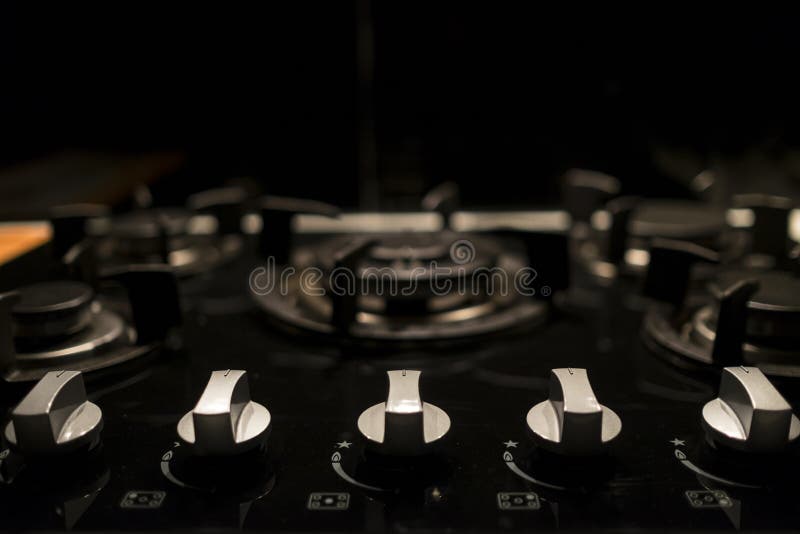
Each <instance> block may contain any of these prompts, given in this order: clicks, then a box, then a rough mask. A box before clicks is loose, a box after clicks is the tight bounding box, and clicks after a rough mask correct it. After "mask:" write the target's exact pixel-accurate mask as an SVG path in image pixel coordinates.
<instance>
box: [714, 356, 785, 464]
mask: <svg viewBox="0 0 800 534" xmlns="http://www.w3.org/2000/svg"><path fill="white" fill-rule="evenodd" d="M703 427H704V428H705V430H706V433H707V434H708V437H709V438H710V439H711V440H712V441H714V442H716V443H720V444H722V445H725V446H728V447H730V448H732V449H736V450H739V451H743V452H758V453H769V452H779V451H781V450H783V449H785V448H786V446H787V445H788V444H789V443H791V442H793V441H795V440H796V439H797V437H798V435H800V421H798V419H797V417H796V416H795V415H794V414H793V413H792V408H791V406H790V405H789V403H788V402H786V399H784V398H783V396H782V395H781V394H780V392H778V390H777V389H775V386H773V385H772V383H771V382H770V381H769V380H768V379H767V377H766V376H764V373H762V372H761V371H760V370H759V369H758V368H757V367H726V368H724V369H723V370H722V381H721V383H720V387H719V397H717V398H716V399H714V400H712V401H710V402H708V403H707V404H706V405H705V406H704V407H703Z"/></svg>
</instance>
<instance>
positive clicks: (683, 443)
mask: <svg viewBox="0 0 800 534" xmlns="http://www.w3.org/2000/svg"><path fill="white" fill-rule="evenodd" d="M670 443H672V444H673V445H675V446H676V447H679V446H681V445H686V442H685V441H684V440H682V439H678V438H675V439H673V440H670Z"/></svg>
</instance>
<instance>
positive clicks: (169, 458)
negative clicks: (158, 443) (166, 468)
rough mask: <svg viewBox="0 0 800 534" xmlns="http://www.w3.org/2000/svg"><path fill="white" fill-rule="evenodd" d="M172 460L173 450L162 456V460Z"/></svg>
mask: <svg viewBox="0 0 800 534" xmlns="http://www.w3.org/2000/svg"><path fill="white" fill-rule="evenodd" d="M170 460H172V451H167V452H165V453H164V456H162V457H161V461H162V462H169V461H170Z"/></svg>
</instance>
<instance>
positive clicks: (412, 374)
mask: <svg viewBox="0 0 800 534" xmlns="http://www.w3.org/2000/svg"><path fill="white" fill-rule="evenodd" d="M386 374H387V376H388V377H389V395H388V397H387V399H386V402H381V403H379V404H376V405H374V406H372V407H371V408H367V409H366V410H364V412H362V414H361V416H360V417H359V418H358V430H359V431H360V432H361V433H362V434H363V435H364V437H365V438H367V439H368V440H369V442H370V445H371V446H372V448H373V449H375V450H377V451H379V452H381V453H383V454H387V455H392V456H416V455H421V454H425V453H427V452H429V451H430V449H431V446H432V445H433V444H434V443H435V442H437V441H439V440H440V439H441V438H443V437H444V435H445V434H447V432H448V431H449V430H450V417H449V416H448V415H447V413H445V411H444V410H442V409H441V408H438V407H436V406H434V405H433V404H430V403H427V402H423V401H422V399H421V398H420V394H419V377H420V375H421V372H420V371H406V370H403V371H388V372H387V373H386Z"/></svg>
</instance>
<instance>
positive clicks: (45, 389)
mask: <svg viewBox="0 0 800 534" xmlns="http://www.w3.org/2000/svg"><path fill="white" fill-rule="evenodd" d="M102 429H103V412H102V411H101V410H100V408H98V407H97V405H96V404H92V403H91V402H89V401H88V400H86V388H85V387H84V385H83V376H82V375H81V373H80V371H50V372H49V373H47V374H46V375H44V377H42V379H41V380H39V382H38V383H37V384H36V385H35V386H34V387H33V389H32V390H31V391H30V393H28V395H27V396H26V397H25V398H24V399H22V402H20V403H19V405H17V407H16V408H14V411H12V412H11V421H10V422H9V423H8V425H7V426H6V431H5V435H6V441H8V443H9V444H10V445H11V446H12V447H13V448H16V449H17V450H19V451H20V453H22V454H25V455H35V456H39V455H41V456H46V455H55V454H62V453H67V452H72V451H75V450H76V449H80V448H83V447H86V448H91V447H92V446H93V445H95V444H96V443H97V442H98V441H99V439H100V431H101V430H102Z"/></svg>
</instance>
